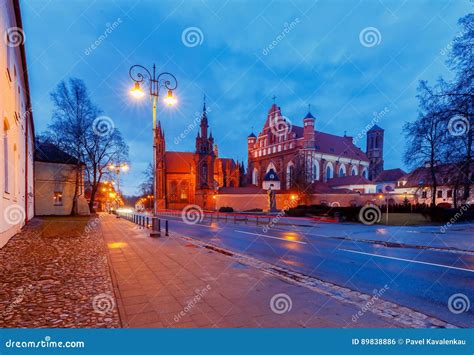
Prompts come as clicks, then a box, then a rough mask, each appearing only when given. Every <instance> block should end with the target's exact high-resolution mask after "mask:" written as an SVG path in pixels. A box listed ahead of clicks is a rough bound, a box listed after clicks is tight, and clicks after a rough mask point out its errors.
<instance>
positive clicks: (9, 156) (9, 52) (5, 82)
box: [0, 0, 34, 247]
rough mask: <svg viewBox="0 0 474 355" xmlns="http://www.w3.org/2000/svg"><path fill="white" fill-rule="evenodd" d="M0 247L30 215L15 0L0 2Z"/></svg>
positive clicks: (30, 142)
mask: <svg viewBox="0 0 474 355" xmlns="http://www.w3.org/2000/svg"><path fill="white" fill-rule="evenodd" d="M0 34H1V37H2V38H1V40H0V70H1V72H2V75H1V76H0V93H1V95H0V115H1V116H0V120H1V125H0V130H1V131H0V141H1V142H0V247H2V246H4V245H5V244H6V242H7V241H8V240H9V239H10V238H11V237H12V236H13V235H15V234H16V233H18V232H19V231H20V229H21V228H22V227H23V226H24V225H25V224H26V223H27V222H28V220H30V219H31V218H32V217H33V215H34V201H33V152H34V127H33V117H32V114H31V101H30V95H29V87H28V74H27V67H26V57H25V49H24V45H23V44H24V40H25V36H24V34H23V30H22V22H21V13H20V5H19V1H18V0H3V1H1V2H0Z"/></svg>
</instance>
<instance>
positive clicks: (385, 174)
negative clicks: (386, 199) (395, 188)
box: [375, 168, 406, 182]
mask: <svg viewBox="0 0 474 355" xmlns="http://www.w3.org/2000/svg"><path fill="white" fill-rule="evenodd" d="M403 175H406V172H404V171H403V170H402V169H398V168H397V169H389V170H384V171H382V172H381V173H380V174H379V176H377V178H376V179H375V182H388V181H397V180H398V179H399V178H401V177H402V176H403Z"/></svg>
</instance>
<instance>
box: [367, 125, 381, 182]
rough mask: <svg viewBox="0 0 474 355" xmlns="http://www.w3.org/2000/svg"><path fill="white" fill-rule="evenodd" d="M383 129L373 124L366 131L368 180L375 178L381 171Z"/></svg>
mask: <svg viewBox="0 0 474 355" xmlns="http://www.w3.org/2000/svg"><path fill="white" fill-rule="evenodd" d="M383 136H384V130H383V129H382V128H380V127H379V126H377V125H374V126H373V127H372V128H371V129H369V131H368V132H367V158H369V180H375V179H376V178H377V176H379V174H380V173H381V172H382V171H383Z"/></svg>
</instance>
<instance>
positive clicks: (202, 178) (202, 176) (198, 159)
mask: <svg viewBox="0 0 474 355" xmlns="http://www.w3.org/2000/svg"><path fill="white" fill-rule="evenodd" d="M199 128H200V129H199V132H198V134H197V137H196V154H195V164H196V203H197V204H198V205H200V206H202V207H203V209H210V208H212V205H213V201H212V198H213V194H214V162H215V159H216V154H215V151H214V138H213V137H212V133H210V134H209V136H208V128H209V123H208V120H207V112H206V101H204V105H203V108H202V116H201V124H200V127H199Z"/></svg>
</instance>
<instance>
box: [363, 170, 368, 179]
mask: <svg viewBox="0 0 474 355" xmlns="http://www.w3.org/2000/svg"><path fill="white" fill-rule="evenodd" d="M362 176H363V177H364V178H365V179H367V168H364V170H363V171H362Z"/></svg>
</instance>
